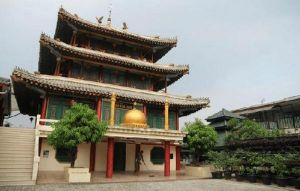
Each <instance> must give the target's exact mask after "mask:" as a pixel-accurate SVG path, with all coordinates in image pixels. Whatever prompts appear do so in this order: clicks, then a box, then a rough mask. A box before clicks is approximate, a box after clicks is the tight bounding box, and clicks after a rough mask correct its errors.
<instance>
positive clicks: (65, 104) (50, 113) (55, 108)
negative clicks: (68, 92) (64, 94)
mask: <svg viewBox="0 0 300 191" xmlns="http://www.w3.org/2000/svg"><path fill="white" fill-rule="evenodd" d="M69 108H70V104H69V100H68V99H65V98H58V97H50V98H49V102H48V107H47V115H46V118H47V119H61V118H62V117H63V115H64V113H65V111H66V110H67V109H69Z"/></svg>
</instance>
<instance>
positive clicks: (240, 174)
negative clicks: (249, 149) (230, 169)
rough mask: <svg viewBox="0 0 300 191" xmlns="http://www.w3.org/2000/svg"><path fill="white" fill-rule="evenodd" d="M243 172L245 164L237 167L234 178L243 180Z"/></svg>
mask: <svg viewBox="0 0 300 191" xmlns="http://www.w3.org/2000/svg"><path fill="white" fill-rule="evenodd" d="M245 172H246V168H245V166H243V165H241V166H239V167H238V170H237V172H236V173H235V178H236V180H237V181H239V182H240V181H244V180H245Z"/></svg>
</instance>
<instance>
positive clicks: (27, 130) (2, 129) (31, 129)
mask: <svg viewBox="0 0 300 191" xmlns="http://www.w3.org/2000/svg"><path fill="white" fill-rule="evenodd" d="M2 131H9V132H12V131H17V132H33V131H35V129H33V128H18V127H0V132H2Z"/></svg>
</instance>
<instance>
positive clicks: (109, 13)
mask: <svg viewBox="0 0 300 191" xmlns="http://www.w3.org/2000/svg"><path fill="white" fill-rule="evenodd" d="M108 8H109V11H108V18H107V26H109V27H111V10H112V3H110V4H109V7H108Z"/></svg>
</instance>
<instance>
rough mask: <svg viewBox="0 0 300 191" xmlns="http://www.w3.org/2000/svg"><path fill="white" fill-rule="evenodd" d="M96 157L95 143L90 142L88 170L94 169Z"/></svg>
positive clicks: (92, 170)
mask: <svg viewBox="0 0 300 191" xmlns="http://www.w3.org/2000/svg"><path fill="white" fill-rule="evenodd" d="M95 157H96V143H91V148H90V168H89V171H90V172H94V171H95V159H96V158H95Z"/></svg>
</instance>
